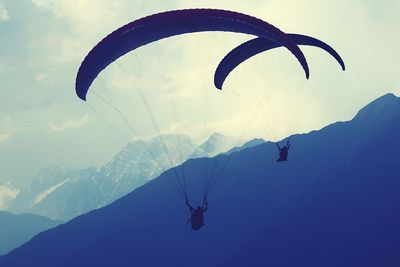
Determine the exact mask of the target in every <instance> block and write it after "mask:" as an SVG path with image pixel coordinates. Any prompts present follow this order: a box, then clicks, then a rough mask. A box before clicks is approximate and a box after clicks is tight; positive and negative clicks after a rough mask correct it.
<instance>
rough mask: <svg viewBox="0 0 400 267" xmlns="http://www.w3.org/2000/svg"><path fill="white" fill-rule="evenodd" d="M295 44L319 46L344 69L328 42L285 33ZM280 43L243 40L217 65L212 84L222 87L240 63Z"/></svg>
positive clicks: (279, 45)
mask: <svg viewBox="0 0 400 267" xmlns="http://www.w3.org/2000/svg"><path fill="white" fill-rule="evenodd" d="M287 35H288V36H289V37H290V38H291V39H292V40H293V41H294V42H295V43H296V44H297V45H308V46H315V47H319V48H321V49H323V50H325V51H326V52H328V53H329V54H331V55H332V56H333V57H334V58H335V59H336V61H337V62H338V63H339V64H340V66H341V67H342V69H343V70H345V65H344V62H343V60H342V58H341V57H340V55H339V54H338V53H337V52H336V51H335V50H334V49H333V48H332V47H331V46H329V45H328V44H326V43H324V42H322V41H320V40H318V39H316V38H313V37H310V36H306V35H301V34H287ZM281 46H282V45H281V44H280V43H277V42H275V41H274V40H271V39H265V38H255V39H252V40H250V41H247V42H244V43H243V44H241V45H239V46H238V47H236V48H234V49H233V50H232V51H230V52H229V53H228V54H227V55H226V56H225V57H224V58H223V59H222V61H221V62H220V64H219V65H218V67H217V69H216V71H215V74H214V84H215V87H217V88H218V89H222V86H223V84H224V81H225V79H226V78H227V77H228V76H229V74H230V73H231V72H232V71H233V70H234V69H235V68H236V67H237V66H239V65H240V64H241V63H243V62H244V61H246V60H247V59H249V58H251V57H253V56H255V55H257V54H260V53H262V52H265V51H268V50H270V49H273V48H277V47H281Z"/></svg>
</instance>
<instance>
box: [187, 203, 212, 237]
mask: <svg viewBox="0 0 400 267" xmlns="http://www.w3.org/2000/svg"><path fill="white" fill-rule="evenodd" d="M185 204H186V205H187V206H188V207H189V211H190V219H189V220H188V221H187V222H186V223H187V224H188V223H190V224H191V227H192V230H195V231H197V230H199V229H200V228H201V227H203V226H204V213H205V212H206V211H207V209H208V202H207V198H206V197H204V199H203V205H202V206H198V207H197V208H196V209H195V208H193V207H192V206H191V205H190V203H189V200H188V199H187V198H186V201H185Z"/></svg>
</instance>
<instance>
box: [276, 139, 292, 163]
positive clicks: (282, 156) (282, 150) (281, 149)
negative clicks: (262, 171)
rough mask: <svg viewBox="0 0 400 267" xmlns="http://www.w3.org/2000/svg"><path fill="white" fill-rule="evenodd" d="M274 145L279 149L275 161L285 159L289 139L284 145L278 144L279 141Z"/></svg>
mask: <svg viewBox="0 0 400 267" xmlns="http://www.w3.org/2000/svg"><path fill="white" fill-rule="evenodd" d="M276 146H277V147H278V149H279V159H277V160H276V162H282V161H287V157H288V151H289V148H290V141H289V139H288V140H287V141H286V146H283V147H280V146H279V142H277V143H276Z"/></svg>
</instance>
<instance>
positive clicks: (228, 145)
mask: <svg viewBox="0 0 400 267" xmlns="http://www.w3.org/2000/svg"><path fill="white" fill-rule="evenodd" d="M242 144H243V141H242V140H241V139H237V138H234V137H228V136H225V135H222V134H220V133H214V134H212V135H211V136H210V137H209V138H208V139H207V140H206V141H205V142H204V143H203V144H201V145H199V146H198V147H196V149H195V150H194V151H193V152H192V154H190V155H189V158H201V157H213V156H216V155H218V154H220V153H222V152H226V151H228V150H229V149H232V148H233V147H237V146H240V145H242Z"/></svg>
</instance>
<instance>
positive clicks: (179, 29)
mask: <svg viewBox="0 0 400 267" xmlns="http://www.w3.org/2000/svg"><path fill="white" fill-rule="evenodd" d="M202 31H228V32H237V33H245V34H250V35H254V36H258V37H262V38H263V39H266V40H270V41H274V42H275V43H278V44H279V45H280V46H284V47H286V48H287V49H289V50H290V52H292V54H293V55H294V56H295V57H296V58H297V59H298V61H299V62H300V64H301V65H302V67H303V69H304V71H305V73H306V77H307V78H308V76H309V70H308V65H307V61H306V59H305V57H304V55H303V53H302V52H301V50H300V49H299V47H298V46H297V45H296V44H295V43H294V42H293V41H292V40H291V38H288V36H287V35H286V34H285V33H283V32H282V31H281V30H279V29H278V28H276V27H274V26H272V25H271V24H269V23H267V22H265V21H263V20H260V19H258V18H255V17H251V16H248V15H245V14H242V13H237V12H232V11H227V10H219V9H184V10H174V11H168V12H164V13H159V14H155V15H151V16H148V17H144V18H141V19H138V20H136V21H133V22H131V23H128V24H126V25H125V26H122V27H121V28H119V29H117V30H115V31H114V32H112V33H111V34H109V35H108V36H107V37H105V38H104V39H103V40H102V41H100V42H99V43H98V44H97V45H96V46H95V47H94V48H93V49H92V50H91V51H90V52H89V54H88V55H87V56H86V58H85V59H84V60H83V62H82V64H81V66H80V68H79V71H78V74H77V77H76V83H75V89H76V93H77V95H78V96H79V98H81V99H82V100H86V94H87V92H88V90H89V87H90V85H91V84H92V82H93V81H94V80H95V79H96V77H97V76H98V74H99V73H100V72H101V71H102V70H103V69H104V68H106V67H107V66H108V65H109V64H111V63H112V62H113V61H115V60H116V59H118V58H119V57H121V56H123V55H124V54H126V53H128V52H130V51H132V50H134V49H136V48H138V47H140V46H143V45H146V44H149V43H151V42H154V41H157V40H160V39H163V38H167V37H171V36H174V35H179V34H185V33H192V32H202Z"/></svg>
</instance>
